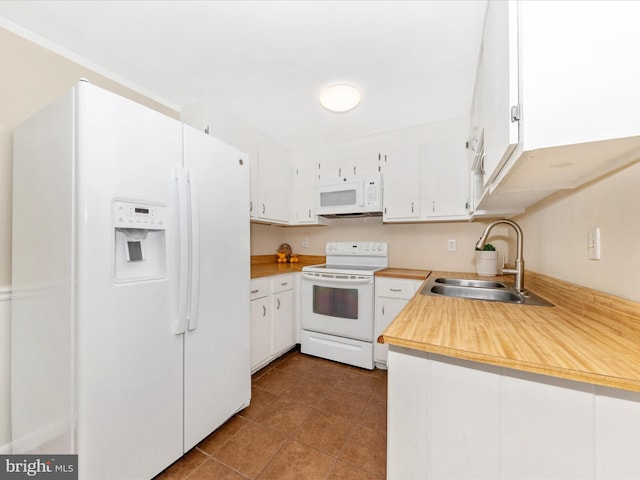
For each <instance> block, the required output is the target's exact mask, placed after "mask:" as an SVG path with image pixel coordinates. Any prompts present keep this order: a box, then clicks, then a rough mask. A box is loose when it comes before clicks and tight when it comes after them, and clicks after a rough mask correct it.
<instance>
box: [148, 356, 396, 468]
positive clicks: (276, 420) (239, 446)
mask: <svg viewBox="0 0 640 480" xmlns="http://www.w3.org/2000/svg"><path fill="white" fill-rule="evenodd" d="M386 385H387V373H386V371H384V370H377V369H376V370H373V371H369V370H363V369H359V368H356V367H352V366H349V365H343V364H341V363H338V362H332V361H330V360H325V359H321V358H317V357H312V356H309V355H303V354H301V353H300V352H298V351H293V352H289V353H288V354H286V355H285V356H284V357H282V358H281V359H279V360H278V361H276V362H273V363H272V364H270V365H268V366H266V367H265V368H263V369H261V370H260V371H259V372H257V373H255V374H254V375H253V376H252V390H251V404H250V406H249V407H247V408H246V409H244V410H242V411H241V412H239V413H238V414H236V415H235V416H234V417H232V418H231V419H230V420H229V421H228V422H227V423H226V424H225V425H223V426H221V427H220V428H219V429H218V430H216V431H215V432H213V433H212V434H211V435H209V436H208V437H207V438H205V439H204V440H202V442H200V444H199V445H198V446H197V447H196V448H194V449H193V450H191V451H190V452H189V453H187V454H186V455H185V456H184V457H182V458H181V459H180V460H178V461H177V462H176V463H174V464H173V465H172V466H171V467H169V468H167V470H165V471H164V472H162V473H161V474H160V475H159V476H158V477H156V479H155V480H185V479H188V480H214V479H215V480H239V479H254V478H257V477H258V478H261V479H274V480H287V479H295V480H376V479H378V480H382V479H384V478H385V471H386V405H387V386H386Z"/></svg>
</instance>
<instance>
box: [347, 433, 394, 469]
mask: <svg viewBox="0 0 640 480" xmlns="http://www.w3.org/2000/svg"><path fill="white" fill-rule="evenodd" d="M340 460H342V461H344V462H346V463H348V464H350V465H353V466H355V467H358V468H360V469H362V470H365V471H367V472H369V473H372V474H373V475H378V476H383V475H384V474H385V472H386V468H387V467H386V465H387V439H386V434H385V432H382V431H380V430H374V429H372V428H370V427H367V426H365V425H361V424H357V425H356V428H355V429H354V431H353V434H352V435H351V437H350V438H349V440H347V444H346V446H345V447H344V450H342V453H341V454H340Z"/></svg>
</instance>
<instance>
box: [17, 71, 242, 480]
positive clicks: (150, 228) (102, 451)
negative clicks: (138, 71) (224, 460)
mask: <svg viewBox="0 0 640 480" xmlns="http://www.w3.org/2000/svg"><path fill="white" fill-rule="evenodd" d="M13 175H14V183H13V257H12V262H13V264H12V275H13V278H12V287H13V292H14V295H13V302H12V325H11V328H12V335H11V336H12V386H11V402H12V404H11V408H12V437H13V441H12V446H13V452H14V453H40V454H63V453H77V454H78V461H79V478H82V479H85V478H87V479H93V478H102V479H110V480H114V479H127V480H131V479H148V478H151V477H153V476H154V475H156V474H157V473H159V472H160V471H162V470H163V469H164V468H165V467H167V466H169V465H170V464H171V463H172V462H173V461H175V460H176V459H178V458H179V457H180V456H181V455H182V454H183V453H184V452H186V451H188V450H189V449H191V448H192V447H193V446H194V445H196V444H197V443H198V442H199V441H200V440H201V439H203V438H204V437H206V436H207V435H208V434H209V433H211V432H212V431H213V430H215V429H216V428H217V427H219V426H220V425H221V424H222V423H224V422H225V421H226V420H227V419H228V418H230V417H231V416H232V415H233V414H234V413H235V412H237V411H239V410H241V409H242V408H244V407H246V406H247V405H248V404H249V400H250V394H251V385H250V382H251V379H250V349H249V338H250V336H249V318H250V306H249V297H248V293H247V292H249V277H250V272H249V268H250V266H249V264H250V253H249V209H248V205H249V163H248V158H247V156H246V155H245V154H243V153H241V152H239V151H238V150H236V149H235V148H233V147H231V146H229V145H227V144H225V143H223V142H220V141H218V140H216V139H214V138H213V137H210V136H208V135H205V134H204V133H201V132H199V131H197V130H195V129H193V128H191V127H188V126H183V125H182V123H180V122H179V121H177V120H175V119H172V118H169V117H167V116H165V115H162V114H160V113H158V112H156V111H154V110H151V109H149V108H146V107H144V106H141V105H138V104H136V103H134V102H132V101H130V100H127V99H124V98H122V97H119V96H117V95H115V94H113V93H110V92H107V91H105V90H102V89H100V88H98V87H96V86H93V85H91V84H89V83H87V82H85V81H81V82H79V83H78V84H77V85H75V86H74V88H73V89H72V90H71V91H69V92H68V93H66V94H65V95H64V96H63V97H62V98H60V99H59V100H57V101H55V102H54V103H52V104H51V105H49V106H47V107H45V108H44V109H43V110H42V111H40V112H39V113H37V114H36V115H34V116H33V117H32V118H30V119H28V120H27V121H25V122H24V123H23V124H22V125H21V126H19V127H18V128H17V129H16V130H15V134H14V164H13Z"/></svg>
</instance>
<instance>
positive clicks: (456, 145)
mask: <svg viewBox="0 0 640 480" xmlns="http://www.w3.org/2000/svg"><path fill="white" fill-rule="evenodd" d="M421 157H422V160H421V162H422V166H423V168H422V176H423V185H424V188H423V189H422V192H423V195H422V201H421V204H422V212H423V216H424V217H426V220H435V219H439V220H459V219H466V218H467V216H468V214H467V207H468V204H469V173H468V172H469V165H468V159H467V149H466V148H465V141H464V137H463V136H462V135H460V139H459V140H458V141H456V140H447V141H438V140H436V141H432V142H429V143H428V144H425V145H422V148H421Z"/></svg>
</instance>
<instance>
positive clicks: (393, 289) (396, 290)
mask: <svg viewBox="0 0 640 480" xmlns="http://www.w3.org/2000/svg"><path fill="white" fill-rule="evenodd" d="M389 290H390V291H392V292H401V291H402V289H401V288H390V289H389Z"/></svg>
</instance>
